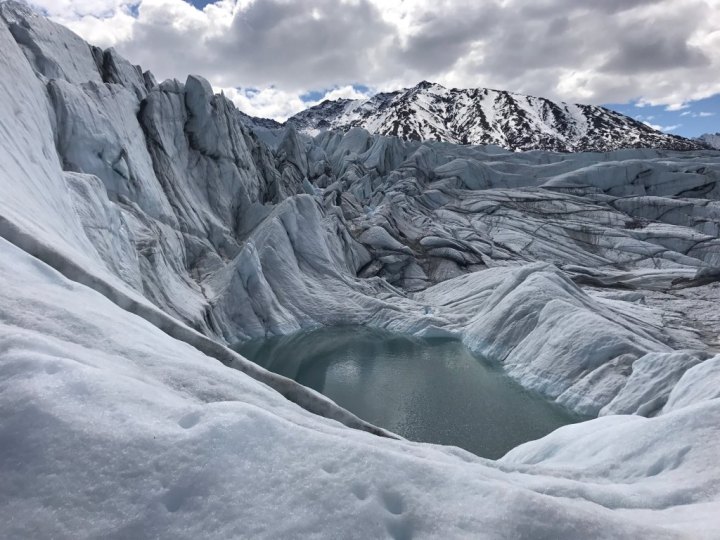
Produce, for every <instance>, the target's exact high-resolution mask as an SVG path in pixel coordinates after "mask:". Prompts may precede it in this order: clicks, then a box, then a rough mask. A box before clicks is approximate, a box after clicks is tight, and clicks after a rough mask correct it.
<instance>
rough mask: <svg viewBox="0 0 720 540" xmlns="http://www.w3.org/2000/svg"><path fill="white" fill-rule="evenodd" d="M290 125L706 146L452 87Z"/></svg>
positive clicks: (542, 103)
mask: <svg viewBox="0 0 720 540" xmlns="http://www.w3.org/2000/svg"><path fill="white" fill-rule="evenodd" d="M288 123H289V124H293V125H294V126H295V127H296V128H297V129H298V130H300V131H303V132H305V133H309V134H313V135H314V134H317V133H319V132H320V131H324V130H338V131H347V130H348V129H350V128H352V127H363V128H365V129H367V130H368V131H370V132H371V133H377V134H379V135H393V136H397V137H400V138H403V139H406V140H414V141H428V140H432V141H445V142H451V143H458V144H494V145H497V146H501V147H503V148H507V149H510V150H553V151H557V152H577V151H587V150H592V151H607V150H615V149H618V148H666V149H674V150H692V149H699V148H701V147H702V145H699V144H697V143H696V142H694V141H691V140H688V139H683V138H681V137H676V136H673V135H667V134H664V133H661V132H659V131H656V130H654V129H653V128H651V127H649V126H647V125H645V124H642V123H640V122H638V121H636V120H633V119H632V118H630V117H628V116H625V115H623V114H620V113H618V112H615V111H611V110H609V109H605V108H603V107H596V106H593V105H575V104H569V103H560V102H553V101H550V100H548V99H544V98H538V97H532V96H525V95H522V94H515V93H512V92H504V91H500V90H491V89H487V88H476V89H457V88H453V89H448V88H445V87H443V86H440V85H439V84H432V83H428V82H425V81H423V82H421V83H420V84H418V85H417V86H415V87H413V88H408V89H405V90H400V91H398V92H390V93H380V94H377V95H375V96H373V97H371V98H368V99H365V100H338V101H324V102H323V103H320V104H319V105H316V106H314V107H311V108H309V109H307V110H305V111H302V112H300V113H298V114H296V115H295V116H293V117H291V118H290V119H289V120H288Z"/></svg>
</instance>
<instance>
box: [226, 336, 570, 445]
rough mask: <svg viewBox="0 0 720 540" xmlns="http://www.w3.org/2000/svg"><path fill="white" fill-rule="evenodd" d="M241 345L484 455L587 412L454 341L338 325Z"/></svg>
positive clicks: (426, 435)
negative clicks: (551, 398)
mask: <svg viewBox="0 0 720 540" xmlns="http://www.w3.org/2000/svg"><path fill="white" fill-rule="evenodd" d="M236 349H237V350H238V352H240V353H241V354H242V355H244V356H246V357H247V358H249V359H250V360H252V361H254V362H256V363H257V364H260V365H261V366H263V367H265V368H266V369H268V370H270V371H273V372H275V373H279V374H281V375H284V376H286V377H289V378H291V379H294V380H296V381H297V382H299V383H301V384H303V385H305V386H309V387H310V388H313V389H315V390H317V391H319V392H321V393H323V394H325V395H326V396H328V397H329V398H330V399H332V400H333V401H335V402H336V403H337V404H338V405H340V406H342V407H344V408H346V409H348V410H349V411H351V412H353V413H354V414H356V415H357V416H359V417H360V418H362V419H364V420H366V421H368V422H370V423H372V424H375V425H377V426H381V427H384V428H386V429H389V430H391V431H394V432H395V433H398V434H399V435H402V436H403V437H405V438H407V439H411V440H414V441H424V442H432V443H439V444H450V445H455V446H459V447H461V448H464V449H466V450H469V451H470V452H473V453H475V454H477V455H480V456H483V457H488V458H493V459H496V458H499V457H501V456H503V455H504V454H505V453H506V452H507V451H508V450H510V449H511V448H514V447H515V446H517V445H519V444H521V443H523V442H526V441H529V440H534V439H537V438H540V437H542V436H544V435H546V434H548V433H549V432H551V431H553V430H554V429H555V428H557V427H559V426H562V425H565V424H569V423H572V422H577V421H578V420H579V418H577V417H575V416H574V415H572V414H571V413H569V412H568V411H567V410H565V409H563V408H561V407H560V406H558V405H556V404H554V403H551V402H548V401H546V400H545V399H543V398H542V397H540V396H539V395H536V394H534V393H532V392H529V391H527V390H525V389H524V388H522V387H521V386H520V385H519V384H517V383H516V382H514V381H513V380H512V379H510V378H509V377H508V376H507V375H505V374H504V373H503V372H502V371H501V370H500V369H499V368H497V367H495V366H492V365H491V364H489V363H488V362H486V361H484V360H481V359H478V358H476V357H474V356H473V355H471V354H470V353H469V351H468V350H467V349H466V348H465V347H464V346H463V345H462V344H461V343H460V342H459V341H456V340H450V339H420V338H414V337H411V336H405V335H401V334H393V333H389V332H385V331H381V330H374V329H369V328H364V327H335V328H323V329H320V330H314V331H310V332H301V333H299V334H294V335H292V336H284V337H274V338H269V339H262V340H253V341H251V342H247V343H244V344H241V345H239V346H237V347H236Z"/></svg>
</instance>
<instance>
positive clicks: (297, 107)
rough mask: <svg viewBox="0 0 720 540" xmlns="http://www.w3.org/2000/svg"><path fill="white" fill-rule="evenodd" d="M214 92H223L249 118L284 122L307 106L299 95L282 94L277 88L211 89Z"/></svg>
mask: <svg viewBox="0 0 720 540" xmlns="http://www.w3.org/2000/svg"><path fill="white" fill-rule="evenodd" d="M213 90H215V92H217V93H220V92H223V93H224V94H225V97H227V98H228V99H230V100H231V101H232V102H233V103H234V104H235V106H236V107H237V108H238V109H240V110H241V111H243V112H244V113H245V114H249V115H250V116H258V117H260V118H272V119H273V120H278V121H284V120H286V119H287V118H288V117H290V116H292V115H293V114H295V113H297V112H300V111H302V110H303V109H305V108H306V107H307V104H306V103H305V102H303V100H302V99H300V94H297V93H292V92H283V91H282V90H278V89H277V88H264V89H262V90H254V89H248V88H213Z"/></svg>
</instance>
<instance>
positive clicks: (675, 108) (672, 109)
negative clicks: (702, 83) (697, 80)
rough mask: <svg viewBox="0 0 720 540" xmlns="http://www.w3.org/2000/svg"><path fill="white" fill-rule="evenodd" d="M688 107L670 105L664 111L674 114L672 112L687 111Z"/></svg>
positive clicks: (685, 104) (676, 104)
mask: <svg viewBox="0 0 720 540" xmlns="http://www.w3.org/2000/svg"><path fill="white" fill-rule="evenodd" d="M688 107H690V105H688V104H687V103H671V104H670V105H668V106H667V107H665V110H666V111H670V112H674V111H682V110H683V109H687V108H688Z"/></svg>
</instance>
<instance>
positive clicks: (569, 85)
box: [29, 0, 720, 136]
mask: <svg viewBox="0 0 720 540" xmlns="http://www.w3.org/2000/svg"><path fill="white" fill-rule="evenodd" d="M29 1H30V3H31V4H33V5H35V6H36V7H39V8H40V9H41V10H43V11H44V12H45V13H46V14H48V15H49V16H50V17H51V18H53V19H54V20H56V21H57V22H60V23H62V24H65V25H67V26H69V27H70V28H71V29H73V30H74V31H75V32H77V33H78V34H80V35H81V36H82V37H83V38H85V39H86V40H88V41H89V42H91V43H93V44H96V45H99V46H102V47H109V46H113V47H115V48H116V49H117V50H118V52H120V53H121V54H122V55H123V56H125V57H126V58H128V59H129V60H130V61H131V62H133V63H135V64H140V65H141V66H142V67H143V68H144V69H150V70H151V71H152V72H153V73H154V74H155V75H156V76H157V78H158V79H160V80H162V79H165V78H171V77H175V78H178V79H181V80H184V79H185V76H186V75H187V74H189V73H193V74H199V75H202V76H204V77H205V78H207V79H208V80H209V81H210V83H211V84H212V85H213V87H214V88H215V89H216V90H217V91H220V90H222V91H223V92H224V93H225V95H227V96H228V97H229V98H231V99H232V100H233V101H234V102H235V103H236V104H237V105H238V107H239V108H240V109H242V110H244V111H245V112H246V113H248V114H252V115H255V116H263V117H269V118H275V119H277V120H283V119H285V118H287V117H288V116H290V115H292V114H294V113H296V112H298V111H300V110H302V109H304V108H306V107H307V106H308V105H312V104H314V103H317V102H318V101H321V100H322V99H335V98H341V97H343V98H353V99H360V98H363V97H367V96H369V95H372V94H373V93H375V92H378V91H389V90H397V89H400V88H405V87H410V86H414V85H415V84H417V83H418V82H420V81H422V80H428V81H432V82H437V83H439V84H442V85H444V86H446V87H455V88H477V87H487V88H495V89H502V90H509V91H513V92H520V93H525V94H530V95H534V96H543V97H547V98H550V99H555V100H561V101H570V102H576V103H590V104H596V105H606V106H609V107H610V108H614V109H616V110H619V111H620V112H623V113H625V114H628V115H630V116H632V117H634V118H637V119H639V120H640V121H643V122H646V123H648V124H651V125H652V126H654V127H657V128H659V129H662V130H664V131H668V132H671V133H676V134H680V135H685V136H695V135H699V134H701V133H705V132H715V131H720V0H219V1H216V2H207V1H206V0H192V2H188V1H185V0H29Z"/></svg>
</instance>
